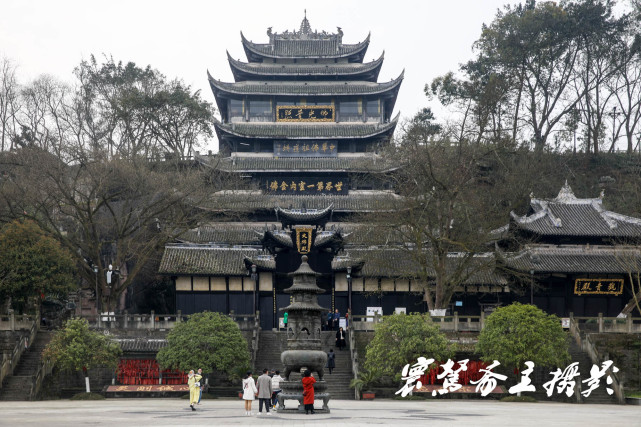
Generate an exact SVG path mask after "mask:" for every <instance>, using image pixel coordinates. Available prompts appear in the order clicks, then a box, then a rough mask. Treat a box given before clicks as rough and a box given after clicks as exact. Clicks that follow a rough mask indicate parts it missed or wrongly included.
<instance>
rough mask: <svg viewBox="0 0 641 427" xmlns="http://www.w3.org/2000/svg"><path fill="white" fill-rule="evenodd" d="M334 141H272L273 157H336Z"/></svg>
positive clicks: (336, 151) (336, 145) (336, 146)
mask: <svg viewBox="0 0 641 427" xmlns="http://www.w3.org/2000/svg"><path fill="white" fill-rule="evenodd" d="M337 148H338V144H337V143H336V141H326V142H289V141H279V142H274V157H337V156H338V150H337Z"/></svg>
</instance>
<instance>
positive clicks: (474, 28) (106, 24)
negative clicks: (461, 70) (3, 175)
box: [0, 0, 518, 149]
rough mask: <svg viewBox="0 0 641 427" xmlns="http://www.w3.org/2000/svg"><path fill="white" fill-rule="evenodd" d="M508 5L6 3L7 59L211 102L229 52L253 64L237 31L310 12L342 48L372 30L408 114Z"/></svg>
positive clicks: (295, 21)
mask: <svg viewBox="0 0 641 427" xmlns="http://www.w3.org/2000/svg"><path fill="white" fill-rule="evenodd" d="M508 3H513V4H514V3H518V2H514V1H508V0H449V1H442V0H423V1H419V0H413V1H407V0H397V1H379V0H339V1H335V0H323V1H310V0H298V1H268V0H243V1H238V0H226V1H218V0H216V1H214V0H210V1H196V0H182V1H180V2H178V1H164V0H156V1H147V0H145V1H143V0H110V1H101V2H98V1H87V0H82V1H80V0H79V1H70V0H67V1H64V0H55V1H54V0H42V1H35V0H2V3H1V7H0V12H1V13H0V56H5V57H8V58H10V59H12V60H13V61H15V63H16V64H17V65H18V67H19V68H18V77H19V79H20V81H21V82H27V81H28V80H30V79H33V78H34V77H36V76H38V75H39V74H43V73H47V74H51V75H53V76H55V77H58V78H60V79H62V80H67V81H71V80H72V74H71V73H72V70H73V68H74V67H75V66H76V65H77V64H78V63H79V62H80V61H81V60H82V59H83V58H88V57H89V55H91V54H92V53H93V54H95V55H97V56H99V55H101V54H103V53H104V54H107V55H112V56H113V57H114V59H116V60H122V61H133V62H135V63H136V64H138V65H140V66H146V65H148V64H149V65H151V66H152V67H153V68H156V69H158V70H160V71H161V72H162V73H163V74H165V75H166V76H168V77H170V78H174V77H178V78H180V79H183V80H184V81H185V82H186V83H188V84H190V85H191V86H192V87H193V88H194V89H201V90H202V93H203V96H204V98H205V99H207V100H208V101H210V102H212V103H214V96H213V95H212V93H211V90H210V89H209V85H208V83H207V70H209V71H210V72H211V74H212V76H214V77H215V78H217V79H220V80H223V81H233V78H232V74H231V71H230V69H229V65H228V63H227V56H226V54H225V51H226V50H229V52H230V53H231V55H232V56H233V57H234V58H237V59H242V60H243V61H245V60H246V58H245V55H244V51H243V48H242V44H241V41H240V32H241V31H242V32H243V33H244V34H245V36H246V37H247V38H248V39H250V40H252V41H254V42H258V43H266V42H267V41H268V38H267V35H266V30H267V27H273V31H275V32H282V31H284V30H290V31H291V30H293V29H298V28H299V26H300V22H301V20H302V19H303V13H304V12H303V11H304V9H307V18H308V20H309V22H310V24H311V26H312V29H314V30H319V31H322V30H325V31H327V32H336V27H337V26H339V27H342V29H343V32H344V36H343V42H345V43H358V42H360V41H362V40H363V39H364V38H365V37H366V36H367V34H368V32H370V31H371V33H372V36H371V43H370V46H369V49H368V51H367V55H366V56H365V61H366V62H369V61H371V60H373V59H376V58H378V57H379V56H380V54H381V52H382V51H383V50H384V51H385V62H384V63H383V68H382V71H381V73H380V75H379V81H380V82H383V81H388V80H390V79H391V78H396V77H397V76H398V75H399V74H400V73H401V71H402V70H403V69H405V80H404V82H403V84H402V86H401V90H400V94H399V97H398V101H397V103H396V111H397V112H398V111H400V112H401V116H402V117H409V116H412V115H413V114H414V113H415V112H416V111H418V110H419V109H420V108H422V107H425V106H427V105H430V104H429V102H428V100H427V99H426V98H425V95H424V93H423V87H424V85H425V83H428V82H430V81H431V80H432V79H433V78H434V77H437V76H439V75H441V74H444V73H446V72H447V71H450V70H456V69H457V68H458V65H459V64H460V63H462V62H465V61H467V60H468V59H470V58H471V57H472V43H473V42H474V41H475V40H476V39H477V38H478V37H479V35H480V31H481V26H482V24H483V23H489V22H491V21H492V19H493V17H494V16H495V14H496V11H497V9H498V8H501V7H502V6H503V5H504V4H508ZM214 144H215V143H213V142H212V146H211V147H208V148H210V149H211V148H215V145H214Z"/></svg>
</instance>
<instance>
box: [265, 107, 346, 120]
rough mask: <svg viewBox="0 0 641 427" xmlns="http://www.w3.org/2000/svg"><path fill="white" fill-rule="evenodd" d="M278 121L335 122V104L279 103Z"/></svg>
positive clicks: (277, 109) (277, 108)
mask: <svg viewBox="0 0 641 427" xmlns="http://www.w3.org/2000/svg"><path fill="white" fill-rule="evenodd" d="M276 121H277V122H333V121H335V114H334V106H333V105H279V106H278V107H276Z"/></svg>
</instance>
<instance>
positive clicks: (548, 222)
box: [510, 182, 641, 238]
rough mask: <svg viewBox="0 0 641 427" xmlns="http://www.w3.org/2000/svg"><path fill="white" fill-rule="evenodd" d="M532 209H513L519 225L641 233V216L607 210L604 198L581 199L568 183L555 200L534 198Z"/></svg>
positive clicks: (579, 232)
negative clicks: (522, 212)
mask: <svg viewBox="0 0 641 427" xmlns="http://www.w3.org/2000/svg"><path fill="white" fill-rule="evenodd" d="M530 207H531V209H530V213H529V214H527V215H525V216H522V217H520V216H518V215H516V214H515V213H514V212H511V213H510V215H511V216H512V218H513V220H514V223H515V225H516V226H517V227H518V228H519V229H522V230H526V231H529V232H532V233H534V234H538V235H542V236H550V235H553V236H591V237H592V236H593V237H619V238H624V237H635V238H638V237H641V219H639V218H633V217H629V216H626V215H621V214H618V213H615V212H610V211H607V210H605V209H604V208H603V204H602V198H601V197H599V198H596V199H578V198H577V197H576V196H575V195H574V193H573V192H572V189H571V188H570V186H569V185H568V184H567V182H566V183H565V185H564V186H563V188H561V191H560V192H559V195H558V196H557V197H556V198H554V199H551V200H545V199H535V198H532V199H531V201H530Z"/></svg>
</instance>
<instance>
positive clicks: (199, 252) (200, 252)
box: [159, 245, 507, 285]
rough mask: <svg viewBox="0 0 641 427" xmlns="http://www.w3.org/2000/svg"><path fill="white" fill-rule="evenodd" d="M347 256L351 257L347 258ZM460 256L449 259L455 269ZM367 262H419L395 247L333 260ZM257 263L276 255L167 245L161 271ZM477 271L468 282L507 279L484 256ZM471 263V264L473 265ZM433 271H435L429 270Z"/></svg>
mask: <svg viewBox="0 0 641 427" xmlns="http://www.w3.org/2000/svg"><path fill="white" fill-rule="evenodd" d="M346 257H349V258H350V259H349V260H347V259H346ZM458 259H459V258H457V257H456V256H453V257H452V258H450V259H449V262H450V264H451V268H452V271H453V269H454V268H455V267H456V265H457V260H458ZM362 262H364V265H363V268H362V270H361V272H360V275H362V276H366V277H417V276H418V274H419V266H418V264H417V263H416V261H415V260H414V259H412V257H411V255H409V254H408V252H407V251H405V250H400V249H396V248H390V247H387V248H347V250H346V251H345V252H344V253H342V254H341V256H340V257H338V258H337V259H336V261H335V262H334V263H333V264H332V268H333V269H334V270H335V271H338V270H343V269H344V268H346V267H347V265H348V264H349V265H351V266H356V267H358V266H359V265H360V264H361V263H362ZM248 263H249V264H251V263H254V264H256V265H257V266H258V267H260V268H264V269H268V270H269V269H274V268H275V266H276V264H275V261H274V258H273V257H272V256H270V255H265V254H264V253H263V252H262V251H261V250H260V249H258V248H243V249H233V248H213V247H210V246H205V245H190V246H184V245H183V246H180V245H168V246H166V247H165V253H164V254H163V258H162V261H161V265H160V269H159V273H160V274H165V275H220V276H222V275H229V276H245V275H247V271H248V270H247V265H248ZM471 263H472V264H474V265H475V267H474V268H477V269H478V271H474V272H472V274H471V275H470V277H469V278H468V279H467V280H466V282H465V283H466V284H469V285H476V284H495V285H505V284H506V283H507V280H506V279H505V278H504V277H502V276H501V275H499V274H498V273H497V272H495V271H494V269H493V265H494V259H493V258H487V257H485V258H483V259H479V260H473V261H471ZM472 264H470V265H472ZM429 274H431V275H433V272H431V273H429Z"/></svg>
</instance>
